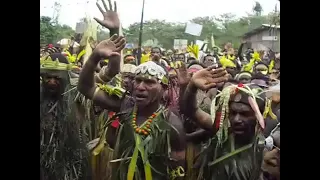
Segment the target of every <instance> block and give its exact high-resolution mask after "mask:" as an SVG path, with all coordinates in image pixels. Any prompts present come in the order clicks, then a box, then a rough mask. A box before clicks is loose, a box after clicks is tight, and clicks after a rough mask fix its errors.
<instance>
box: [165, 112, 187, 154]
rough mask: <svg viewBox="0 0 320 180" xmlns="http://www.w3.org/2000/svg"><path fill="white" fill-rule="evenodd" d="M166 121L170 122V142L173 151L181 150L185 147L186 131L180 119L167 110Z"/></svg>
mask: <svg viewBox="0 0 320 180" xmlns="http://www.w3.org/2000/svg"><path fill="white" fill-rule="evenodd" d="M168 122H169V123H170V124H171V126H172V129H171V131H170V144H171V148H172V150H174V151H182V150H184V149H185V147H186V133H185V130H184V127H183V123H182V120H181V118H180V117H179V116H177V115H176V114H174V113H173V112H171V111H169V112H168Z"/></svg>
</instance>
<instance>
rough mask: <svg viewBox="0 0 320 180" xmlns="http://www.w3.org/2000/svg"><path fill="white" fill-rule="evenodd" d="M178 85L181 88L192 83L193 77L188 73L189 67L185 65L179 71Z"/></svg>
mask: <svg viewBox="0 0 320 180" xmlns="http://www.w3.org/2000/svg"><path fill="white" fill-rule="evenodd" d="M177 76H178V83H179V85H180V86H184V85H187V84H188V83H189V82H190V79H191V75H190V73H188V71H187V67H186V65H185V64H184V63H182V64H181V66H180V67H179V68H178V70H177Z"/></svg>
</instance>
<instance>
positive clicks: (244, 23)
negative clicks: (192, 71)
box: [40, 4, 280, 49]
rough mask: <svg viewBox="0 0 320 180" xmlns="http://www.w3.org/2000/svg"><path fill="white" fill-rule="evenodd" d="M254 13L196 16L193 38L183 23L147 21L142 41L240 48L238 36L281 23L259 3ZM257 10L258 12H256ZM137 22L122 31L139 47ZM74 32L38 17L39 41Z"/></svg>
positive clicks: (103, 34)
mask: <svg viewBox="0 0 320 180" xmlns="http://www.w3.org/2000/svg"><path fill="white" fill-rule="evenodd" d="M253 11H254V13H253V14H247V16H244V17H241V18H236V17H235V15H234V14H231V13H225V14H222V15H220V16H217V17H215V16H212V17H209V16H206V17H196V18H194V19H192V20H191V22H194V23H197V24H201V25H203V29H202V33H201V36H200V37H194V36H191V35H188V34H186V33H184V31H185V23H172V22H167V21H165V20H159V19H155V20H149V21H145V22H144V26H143V37H142V38H143V42H146V41H147V40H154V41H155V42H158V44H159V45H161V46H162V47H164V48H166V49H168V48H172V46H173V41H174V39H187V40H188V42H189V43H190V42H191V41H194V40H197V39H198V40H208V42H209V47H211V44H210V43H211V42H210V39H211V36H212V35H213V36H214V39H215V44H216V45H218V46H220V47H223V45H224V44H225V43H227V42H231V43H233V45H234V47H239V45H240V42H241V36H242V35H243V34H244V33H246V32H248V31H251V30H252V29H254V28H257V27H259V26H261V25H262V24H273V25H274V24H276V25H279V24H280V12H272V13H270V14H269V15H267V16H261V15H260V14H261V11H262V7H259V4H258V5H257V4H256V5H255V7H254V8H253ZM257 11H258V12H259V11H260V12H259V13H257ZM139 29H140V23H139V22H136V23H133V24H131V25H130V26H129V27H128V28H125V29H124V30H123V32H124V35H125V36H126V39H127V42H128V43H134V44H138V41H139ZM74 33H75V32H74V30H72V28H71V27H69V26H67V25H60V24H56V25H55V24H53V23H52V20H51V18H50V17H46V16H41V17H40V42H41V43H55V42H57V41H58V40H60V39H62V38H69V37H70V36H73V35H74ZM108 37H109V32H108V30H106V29H103V28H102V27H101V26H99V27H98V34H97V38H98V41H101V40H104V39H106V38H108Z"/></svg>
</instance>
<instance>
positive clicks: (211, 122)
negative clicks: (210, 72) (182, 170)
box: [181, 70, 265, 180]
mask: <svg viewBox="0 0 320 180" xmlns="http://www.w3.org/2000/svg"><path fill="white" fill-rule="evenodd" d="M205 74H206V72H205V71H203V70H201V71H199V72H197V73H196V74H194V75H193V77H192V79H191V81H190V83H189V85H188V88H187V90H186V91H185V94H184V97H183V100H184V102H185V103H184V105H185V106H183V107H181V109H182V110H183V112H184V114H185V115H187V116H189V117H191V118H192V119H194V120H195V121H196V122H197V124H198V125H199V126H200V127H202V128H204V129H207V130H209V131H211V132H213V133H214V134H215V136H214V137H213V138H212V139H211V140H209V141H208V143H207V145H206V148H205V150H204V151H203V153H202V154H201V156H200V160H201V161H202V163H201V166H200V167H199V168H200V174H199V177H198V178H200V179H201V178H202V179H217V180H220V179H221V180H224V179H231V180H233V179H239V180H240V179H243V180H247V179H257V178H258V177H259V175H260V165H261V162H260V160H261V159H262V150H263V146H264V139H263V138H264V137H263V134H262V129H263V128H264V121H263V117H262V115H261V112H263V109H264V106H265V102H264V99H265V97H263V94H262V93H261V92H262V89H261V88H259V87H257V86H254V85H250V86H247V85H243V84H239V85H238V86H237V85H232V84H231V85H229V86H227V87H225V88H224V89H223V91H222V92H221V93H220V94H219V95H218V96H217V97H216V98H215V99H214V101H213V102H212V104H215V105H216V106H211V115H210V114H208V113H206V112H204V111H202V110H201V109H200V108H198V107H197V103H196V92H197V89H198V88H199V89H202V90H206V89H209V88H211V87H212V86H215V85H216V84H214V83H209V82H208V79H207V78H204V77H203V76H205ZM217 99H218V101H216V100H217ZM186 101H188V103H186ZM229 127H230V128H229ZM261 139H262V140H261Z"/></svg>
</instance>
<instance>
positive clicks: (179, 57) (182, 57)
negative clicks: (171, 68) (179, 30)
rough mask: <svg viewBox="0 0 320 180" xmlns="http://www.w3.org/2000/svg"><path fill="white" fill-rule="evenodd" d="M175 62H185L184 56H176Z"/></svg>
mask: <svg viewBox="0 0 320 180" xmlns="http://www.w3.org/2000/svg"><path fill="white" fill-rule="evenodd" d="M176 61H182V62H184V61H185V58H184V55H181V54H180V55H178V57H177V59H176Z"/></svg>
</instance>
